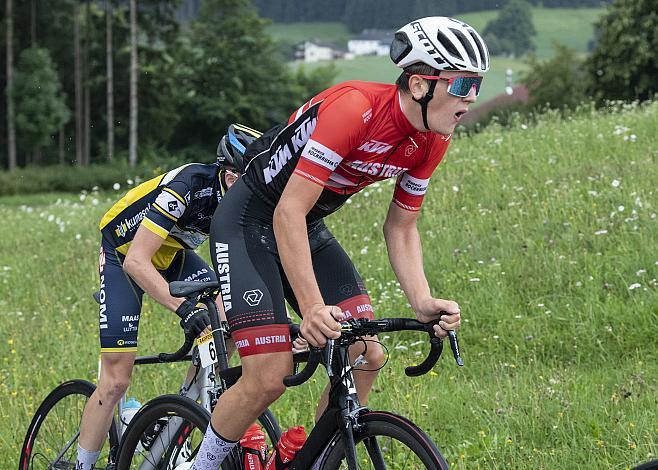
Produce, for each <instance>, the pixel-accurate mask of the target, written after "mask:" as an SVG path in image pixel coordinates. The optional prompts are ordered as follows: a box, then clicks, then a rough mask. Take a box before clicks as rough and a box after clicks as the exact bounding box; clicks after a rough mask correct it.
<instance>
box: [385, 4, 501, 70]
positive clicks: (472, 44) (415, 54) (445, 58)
mask: <svg viewBox="0 0 658 470" xmlns="http://www.w3.org/2000/svg"><path fill="white" fill-rule="evenodd" d="M390 56H391V60H392V61H393V62H394V63H395V65H397V66H398V67H400V68H405V67H407V66H409V65H413V64H418V63H423V64H427V65H429V66H430V67H434V68H435V69H437V70H463V71H468V72H474V73H484V72H486V71H487V70H489V50H488V49H487V45H486V44H485V43H484V41H483V40H482V37H481V36H480V35H479V34H478V33H477V31H475V29H473V28H472V27H471V26H469V25H467V24H466V23H464V22H462V21H459V20H456V19H454V18H448V17H445V16H429V17H427V18H421V19H419V20H415V21H412V22H411V23H408V24H406V25H405V26H403V27H402V28H400V29H399V30H398V31H397V32H396V33H395V37H394V39H393V42H392V43H391V51H390Z"/></svg>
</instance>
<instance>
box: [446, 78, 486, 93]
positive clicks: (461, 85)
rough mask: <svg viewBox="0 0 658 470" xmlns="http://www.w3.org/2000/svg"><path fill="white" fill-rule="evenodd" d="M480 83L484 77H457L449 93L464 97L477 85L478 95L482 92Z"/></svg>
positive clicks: (476, 91)
mask: <svg viewBox="0 0 658 470" xmlns="http://www.w3.org/2000/svg"><path fill="white" fill-rule="evenodd" d="M480 84H482V77H456V78H455V79H454V80H453V82H452V83H451V84H450V88H448V93H450V94H451V95H455V96H459V97H460V98H464V97H466V96H468V94H469V93H470V92H471V89H472V88H473V87H474V86H475V95H476V96H478V95H479V94H480Z"/></svg>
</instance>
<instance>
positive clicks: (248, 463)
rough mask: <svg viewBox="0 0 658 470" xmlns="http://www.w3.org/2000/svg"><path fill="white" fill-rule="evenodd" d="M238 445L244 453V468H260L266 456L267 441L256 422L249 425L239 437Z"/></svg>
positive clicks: (256, 469)
mask: <svg viewBox="0 0 658 470" xmlns="http://www.w3.org/2000/svg"><path fill="white" fill-rule="evenodd" d="M240 447H242V451H243V454H244V459H243V462H244V466H243V468H244V469H245V470H262V469H263V467H264V465H265V459H266V458H267V443H266V442H265V433H264V432H263V430H262V429H261V428H260V426H259V425H258V424H256V423H254V424H252V425H251V426H249V429H247V431H246V432H245V433H244V436H242V439H240Z"/></svg>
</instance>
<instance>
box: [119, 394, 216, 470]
mask: <svg viewBox="0 0 658 470" xmlns="http://www.w3.org/2000/svg"><path fill="white" fill-rule="evenodd" d="M209 422H210V413H208V412H207V411H206V410H205V409H204V408H203V407H201V406H200V405H199V404H198V403H196V402H195V401H193V400H190V399H189V398H186V397H182V396H180V395H163V396H160V397H157V398H154V399H153V400H151V401H149V402H148V403H147V404H145V405H144V406H143V407H142V408H140V410H139V411H138V412H137V414H136V415H135V416H134V417H133V419H132V420H131V421H130V424H129V425H128V428H127V429H126V432H125V434H124V436H123V439H122V440H121V446H120V448H119V455H118V458H117V470H127V469H131V468H139V469H143V470H145V469H153V470H154V469H161V470H168V469H175V468H176V467H177V466H179V465H181V464H183V463H185V462H190V461H192V460H193V459H194V457H195V456H196V452H197V450H198V447H199V445H201V441H203V436H204V434H205V432H206V428H207V427H208V423H209Z"/></svg>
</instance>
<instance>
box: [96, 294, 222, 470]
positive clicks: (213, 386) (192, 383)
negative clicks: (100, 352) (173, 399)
mask: <svg viewBox="0 0 658 470" xmlns="http://www.w3.org/2000/svg"><path fill="white" fill-rule="evenodd" d="M201 300H202V301H203V302H204V303H205V305H206V307H207V308H208V313H209V317H210V321H211V326H212V329H213V338H214V340H215V345H216V350H217V356H218V364H217V365H216V366H217V369H218V370H219V371H221V370H225V369H228V351H227V347H226V341H225V335H228V325H227V324H225V323H222V322H220V320H219V314H218V312H217V307H216V305H215V302H214V300H212V299H210V298H207V297H204V298H202V299H201ZM182 361H191V364H192V366H194V367H196V368H197V369H196V372H195V373H194V374H189V373H188V375H187V376H186V377H185V380H184V381H183V383H182V385H181V386H180V388H179V395H181V396H185V397H187V398H190V399H191V400H194V401H197V402H199V403H200V404H201V406H202V407H203V408H205V409H206V410H207V411H208V412H212V408H213V406H214V405H215V403H216V401H217V398H218V397H219V395H221V394H222V393H223V392H224V391H226V389H227V388H228V387H227V384H226V381H225V379H224V378H222V375H221V374H216V373H215V365H211V366H208V367H205V368H201V367H200V359H199V358H198V355H197V354H186V355H185V356H183V357H182V358H180V359H177V360H176V361H174V362H182ZM162 362H164V361H163V360H162V357H161V356H141V357H137V358H135V365H143V364H160V363H162ZM167 362H169V361H167ZM98 369H99V375H100V361H99V367H98ZM218 377H219V380H218ZM124 403H125V395H124V396H123V397H121V400H120V401H119V404H118V405H117V408H118V416H119V437H121V436H122V435H123V433H124V432H125V430H126V428H127V424H126V423H124V422H123V421H122V420H121V414H122V412H123V406H124ZM181 425H182V420H181V419H180V418H172V419H171V420H169V421H168V422H167V423H166V424H165V425H164V426H163V427H162V428H160V429H159V430H158V434H159V435H160V436H166V437H165V438H160V439H157V440H155V441H154V442H153V444H152V445H151V447H150V448H149V454H150V455H153V456H160V455H162V454H163V452H164V451H165V450H166V449H167V448H168V447H169V445H170V444H171V442H172V439H174V438H175V436H176V433H175V432H174V433H170V432H167V430H168V429H174V430H178V429H179V428H180V426H181ZM151 461H155V459H153V460H151V459H148V458H147V459H145V460H144V462H143V463H142V464H141V465H140V469H141V470H155V468H156V467H155V466H154V465H153V464H152V463H151Z"/></svg>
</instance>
